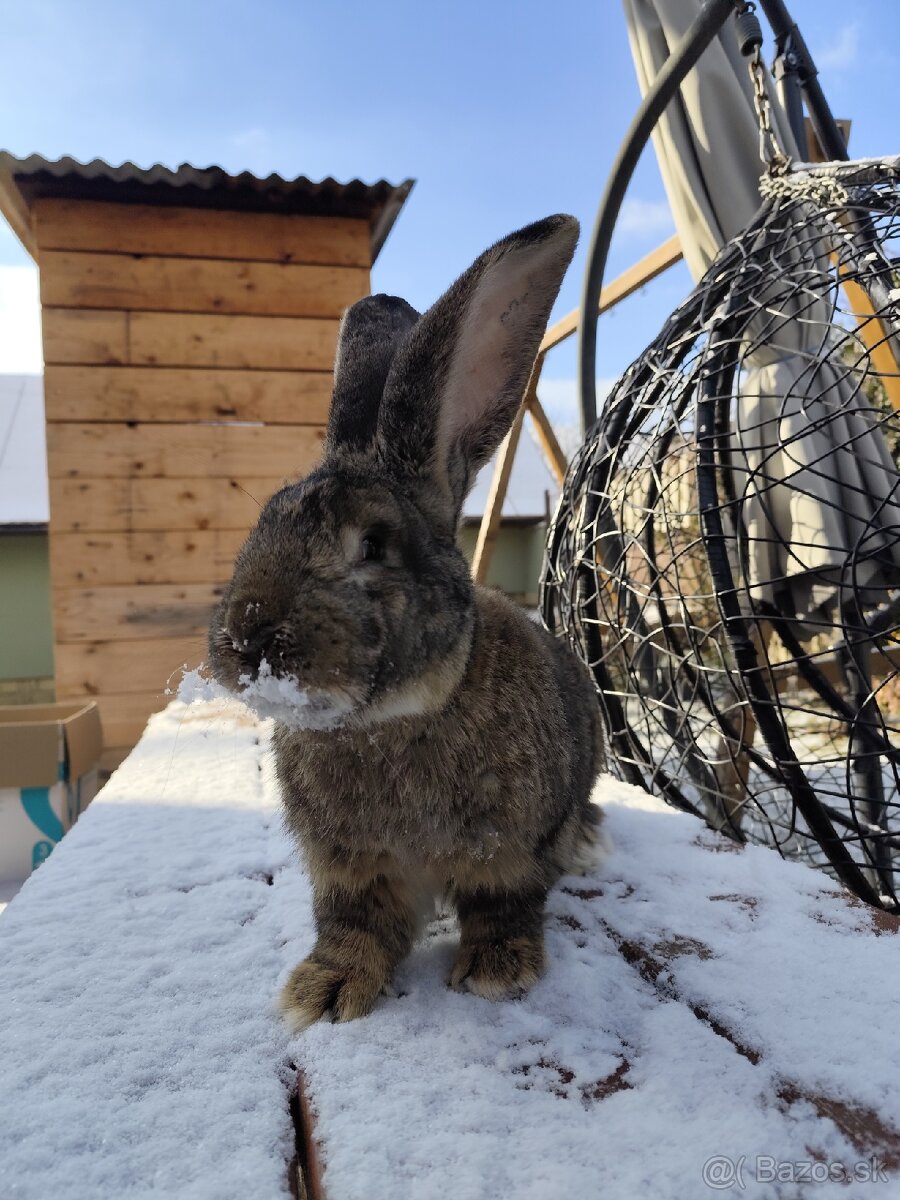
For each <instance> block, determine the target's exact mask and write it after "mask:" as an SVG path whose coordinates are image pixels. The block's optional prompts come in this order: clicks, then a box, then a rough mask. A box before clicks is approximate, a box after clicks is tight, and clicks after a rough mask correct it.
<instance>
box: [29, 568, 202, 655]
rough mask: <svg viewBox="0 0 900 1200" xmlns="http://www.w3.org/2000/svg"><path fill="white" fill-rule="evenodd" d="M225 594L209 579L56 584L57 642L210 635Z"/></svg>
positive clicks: (54, 615)
mask: <svg viewBox="0 0 900 1200" xmlns="http://www.w3.org/2000/svg"><path fill="white" fill-rule="evenodd" d="M222 592H223V587H222V586H220V585H214V584H209V583H184V584H162V583H154V584H143V585H141V586H122V587H118V586H116V587H98V588H56V589H54V593H53V626H54V630H55V634H56V642H57V645H59V644H60V643H64V642H96V641H116V640H119V639H125V640H135V639H140V640H144V639H154V638H190V637H200V636H205V634H206V630H207V628H208V627H209V620H210V617H211V615H212V610H213V608H214V607H215V605H216V604H217V603H218V601H219V598H220V597H221V595H222Z"/></svg>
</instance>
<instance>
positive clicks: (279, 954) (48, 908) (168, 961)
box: [0, 706, 296, 1200]
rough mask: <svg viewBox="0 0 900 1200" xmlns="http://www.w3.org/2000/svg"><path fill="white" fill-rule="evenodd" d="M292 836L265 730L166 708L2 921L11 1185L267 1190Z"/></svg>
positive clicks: (282, 1072)
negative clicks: (277, 797) (270, 772)
mask: <svg viewBox="0 0 900 1200" xmlns="http://www.w3.org/2000/svg"><path fill="white" fill-rule="evenodd" d="M285 870H287V872H288V874H289V875H290V876H292V877H293V876H294V875H295V873H296V872H295V868H294V867H293V865H291V863H290V851H289V847H288V843H287V841H286V839H285V837H284V835H283V833H282V831H281V828H280V822H279V818H278V815H277V812H276V808H275V803H274V798H273V794H272V793H271V792H267V790H266V787H265V785H264V782H263V779H262V775H261V772H260V747H259V732H258V730H257V728H256V727H255V725H254V724H252V723H250V722H245V723H243V724H241V723H238V722H235V721H222V720H221V719H218V720H216V721H215V722H212V721H211V720H210V719H209V718H208V717H206V718H204V717H203V716H202V715H197V714H194V713H190V714H186V713H185V710H184V708H183V707H181V706H179V710H178V711H176V712H175V713H164V714H161V715H160V717H158V718H157V719H156V720H155V721H154V722H153V723H152V724H151V727H150V729H149V731H148V733H147V734H146V736H145V738H144V740H143V741H142V742H141V744H140V745H139V746H138V747H137V748H136V749H135V751H134V752H133V754H132V755H131V757H130V759H129V760H128V762H127V763H126V764H125V765H124V766H123V768H122V769H121V771H119V772H118V773H117V774H116V776H115V777H114V779H113V780H112V781H111V782H110V784H109V785H108V786H107V787H106V788H105V789H104V791H103V793H102V794H101V796H100V797H98V799H97V800H96V801H95V802H94V804H92V805H91V807H90V808H89V809H88V811H87V813H86V814H85V815H84V817H83V818H82V819H81V820H80V821H79V822H78V824H77V825H76V827H75V828H74V829H73V831H72V833H71V835H69V836H67V837H66V838H65V839H64V841H63V842H62V843H61V844H60V846H59V847H58V848H57V850H56V851H54V853H53V855H52V856H51V857H50V859H49V860H48V862H47V863H45V864H44V865H43V866H42V867H41V868H40V870H38V871H37V872H36V873H35V875H33V876H32V878H31V879H30V880H29V881H28V883H27V884H26V885H25V887H24V888H23V889H22V891H21V892H20V893H19V895H18V896H17V897H16V898H15V900H13V902H12V903H11V904H10V905H9V907H8V908H7V910H6V911H5V912H4V913H3V915H2V918H0V959H2V962H3V971H2V972H0V1061H2V1063H3V1069H2V1071H0V1113H2V1119H0V1196H2V1197H3V1198H4V1200H44V1198H45V1197H47V1196H51V1195H58V1196H65V1197H67V1200H105V1198H109V1200H122V1198H124V1197H135V1196H141V1197H143V1196H147V1195H158V1196H165V1197H172V1198H181V1197H184V1198H185V1200H187V1198H188V1197H189V1198H190V1200H203V1198H205V1197H209V1198H210V1200H213V1198H215V1200H224V1198H230V1197H233V1198H234V1200H245V1198H246V1197H248V1196H253V1197H258V1198H260V1200H267V1198H269V1197H280V1196H284V1195H287V1194H288V1191H287V1161H288V1159H289V1158H290V1157H291V1155H292V1154H293V1127H292V1124H291V1120H290V1114H289V1109H288V1100H289V1091H290V1088H291V1087H292V1086H293V1077H294V1067H293V1065H292V1064H291V1063H290V1061H289V1057H288V1047H287V1042H286V1038H285V1036H284V1034H283V1032H282V1030H281V1028H280V1026H279V1024H278V1021H277V1019H276V1017H275V1015H274V1013H273V1011H272V992H273V987H274V982H275V980H276V979H277V977H278V974H279V972H280V971H281V969H282V965H283V962H282V960H283V948H282V947H281V946H280V944H279V943H280V939H281V934H280V925H281V921H280V919H277V918H276V914H277V912H278V911H279V906H278V905H277V904H276V905H273V904H271V903H270V898H271V895H272V893H273V891H274V886H273V884H272V880H273V879H274V878H275V877H277V876H278V875H279V874H281V873H284V872H285Z"/></svg>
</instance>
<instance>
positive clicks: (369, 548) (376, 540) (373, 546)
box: [360, 533, 384, 562]
mask: <svg viewBox="0 0 900 1200" xmlns="http://www.w3.org/2000/svg"><path fill="white" fill-rule="evenodd" d="M383 557H384V539H383V538H380V537H379V536H378V534H377V533H367V534H366V536H365V537H364V538H363V539H362V541H361V542H360V558H361V559H362V561H363V562H381V560H382V558H383Z"/></svg>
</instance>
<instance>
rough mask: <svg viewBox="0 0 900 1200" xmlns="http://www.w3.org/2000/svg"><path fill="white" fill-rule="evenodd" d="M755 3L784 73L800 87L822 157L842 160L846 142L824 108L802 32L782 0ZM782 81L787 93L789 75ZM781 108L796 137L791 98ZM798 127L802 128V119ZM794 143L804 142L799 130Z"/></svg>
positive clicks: (816, 76) (827, 108)
mask: <svg viewBox="0 0 900 1200" xmlns="http://www.w3.org/2000/svg"><path fill="white" fill-rule="evenodd" d="M759 6H760V8H761V9H762V10H763V12H764V13H765V14H766V20H767V21H768V22H769V24H770V25H771V26H772V33H773V35H774V37H775V50H776V56H777V58H779V59H782V60H783V64H784V66H783V71H784V73H785V74H786V75H788V76H796V78H797V79H798V80H799V83H800V87H801V88H802V89H803V98H804V99H805V100H806V107H807V109H808V111H809V119H810V121H811V122H812V126H813V129H814V130H815V131H816V137H817V138H818V139H819V145H820V146H821V147H822V150H823V151H824V152H825V157H826V158H828V159H837V160H840V161H844V160H846V159H847V157H848V155H847V143H846V142H845V141H844V138H843V135H842V133H841V131H840V129H839V128H838V125H837V122H836V121H835V119H834V117H833V116H832V113H831V109H830V108H829V107H828V101H827V100H826V99H825V95H824V93H823V91H822V88H821V86H820V85H819V79H818V75H819V72H818V69H817V68H816V64H815V63H814V62H813V57H812V55H811V54H810V52H809V48H808V47H807V45H806V42H805V41H804V40H803V34H802V33H801V32H800V30H799V29H798V28H797V25H796V24H795V22H794V20H793V18H792V17H791V14H790V13H789V12H788V9H787V5H786V4H785V3H784V0H759ZM784 82H785V84H786V85H788V86H787V88H786V90H787V92H788V95H789V93H790V90H791V89H790V86H789V78H785V79H784ZM785 107H786V108H787V110H788V116H789V117H790V118H791V126H792V128H793V129H794V134H795V136H797V127H796V126H795V120H796V117H797V113H796V106H795V104H794V102H793V101H791V100H790V99H788V101H787V103H786V105H785ZM801 116H802V114H801ZM800 127H801V129H802V121H801V126H800ZM798 144H799V145H800V146H801V148H802V147H804V145H805V135H804V134H803V133H801V134H800V135H799V137H798Z"/></svg>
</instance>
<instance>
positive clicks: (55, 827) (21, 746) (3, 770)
mask: <svg viewBox="0 0 900 1200" xmlns="http://www.w3.org/2000/svg"><path fill="white" fill-rule="evenodd" d="M102 749H103V731H102V729H101V727H100V712H99V710H98V708H97V705H96V704H95V703H94V702H93V701H90V702H89V703H88V704H85V703H84V702H83V701H76V702H70V703H68V704H22V705H10V706H7V707H3V708H0V881H4V880H9V879H25V878H26V877H27V876H28V875H30V874H31V872H32V871H33V870H34V868H35V867H37V866H40V864H41V863H42V862H43V861H44V859H45V858H47V856H48V855H49V854H50V852H51V850H52V849H53V847H54V846H55V845H56V843H57V842H58V841H59V840H60V838H61V837H62V836H63V834H64V833H66V831H67V830H69V829H71V827H72V825H74V823H75V821H77V819H78V816H79V814H80V813H82V812H84V810H85V808H87V806H88V804H89V803H90V801H91V799H92V798H93V796H94V794H95V793H96V791H97V767H98V763H99V760H100V753H101V751H102Z"/></svg>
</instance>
